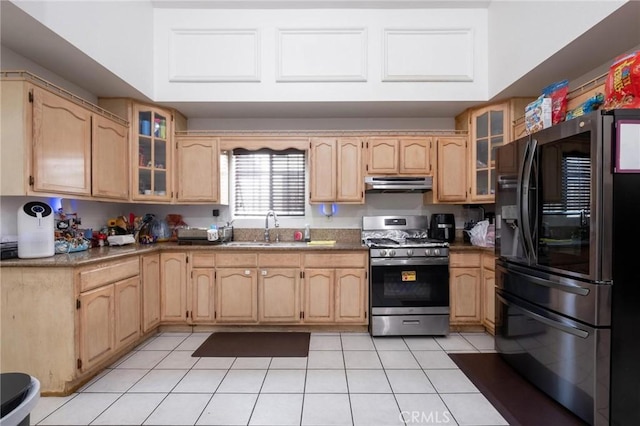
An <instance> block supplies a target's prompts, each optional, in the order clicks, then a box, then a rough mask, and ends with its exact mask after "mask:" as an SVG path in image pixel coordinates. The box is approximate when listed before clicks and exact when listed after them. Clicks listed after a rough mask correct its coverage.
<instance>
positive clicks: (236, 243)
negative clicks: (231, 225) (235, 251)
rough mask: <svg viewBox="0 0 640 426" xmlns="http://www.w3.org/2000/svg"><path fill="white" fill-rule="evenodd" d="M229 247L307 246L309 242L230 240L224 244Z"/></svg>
mask: <svg viewBox="0 0 640 426" xmlns="http://www.w3.org/2000/svg"><path fill="white" fill-rule="evenodd" d="M224 245H225V246H228V247H305V246H306V245H307V244H306V243H304V242H298V241H284V242H279V243H276V242H273V243H271V242H269V243H267V242H264V241H229V242H228V243H225V244H224Z"/></svg>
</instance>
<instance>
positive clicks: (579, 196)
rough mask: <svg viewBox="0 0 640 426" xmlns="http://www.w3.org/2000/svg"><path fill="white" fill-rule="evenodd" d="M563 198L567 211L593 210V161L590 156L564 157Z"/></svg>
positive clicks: (587, 211)
mask: <svg viewBox="0 0 640 426" xmlns="http://www.w3.org/2000/svg"><path fill="white" fill-rule="evenodd" d="M562 200H563V201H564V204H565V211H568V212H572V211H573V212H580V211H584V212H585V213H586V214H589V213H590V210H591V205H590V203H591V162H590V159H589V157H588V156H577V155H570V154H569V155H565V156H563V157H562Z"/></svg>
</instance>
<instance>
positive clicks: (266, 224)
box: [264, 210, 280, 243]
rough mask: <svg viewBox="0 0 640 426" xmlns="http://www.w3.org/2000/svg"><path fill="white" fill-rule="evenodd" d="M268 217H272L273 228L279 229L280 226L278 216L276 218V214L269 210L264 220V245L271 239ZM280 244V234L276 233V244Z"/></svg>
mask: <svg viewBox="0 0 640 426" xmlns="http://www.w3.org/2000/svg"><path fill="white" fill-rule="evenodd" d="M269 216H273V226H274V227H275V228H279V227H280V224H278V216H276V212H274V211H273V210H269V211H268V212H267V217H265V218H264V241H265V243H268V242H269V241H271V238H270V237H269ZM279 242H280V233H279V232H276V243H279Z"/></svg>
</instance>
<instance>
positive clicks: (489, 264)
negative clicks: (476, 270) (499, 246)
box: [482, 253, 496, 334]
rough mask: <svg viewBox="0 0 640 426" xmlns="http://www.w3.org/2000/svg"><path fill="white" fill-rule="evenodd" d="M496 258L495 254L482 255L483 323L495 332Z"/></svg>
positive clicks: (490, 330) (489, 330) (486, 327)
mask: <svg viewBox="0 0 640 426" xmlns="http://www.w3.org/2000/svg"><path fill="white" fill-rule="evenodd" d="M495 265H496V260H495V256H494V255H493V254H487V253H485V254H483V255H482V297H483V304H482V325H484V327H485V329H486V330H487V331H488V332H489V333H491V334H495V330H496V269H495Z"/></svg>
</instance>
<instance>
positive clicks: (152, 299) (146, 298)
mask: <svg viewBox="0 0 640 426" xmlns="http://www.w3.org/2000/svg"><path fill="white" fill-rule="evenodd" d="M140 262H141V273H142V280H141V284H142V332H143V333H146V332H148V331H150V330H152V329H153V328H155V327H156V326H157V325H158V324H160V254H158V253H156V254H148V255H144V256H141V260H140Z"/></svg>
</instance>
